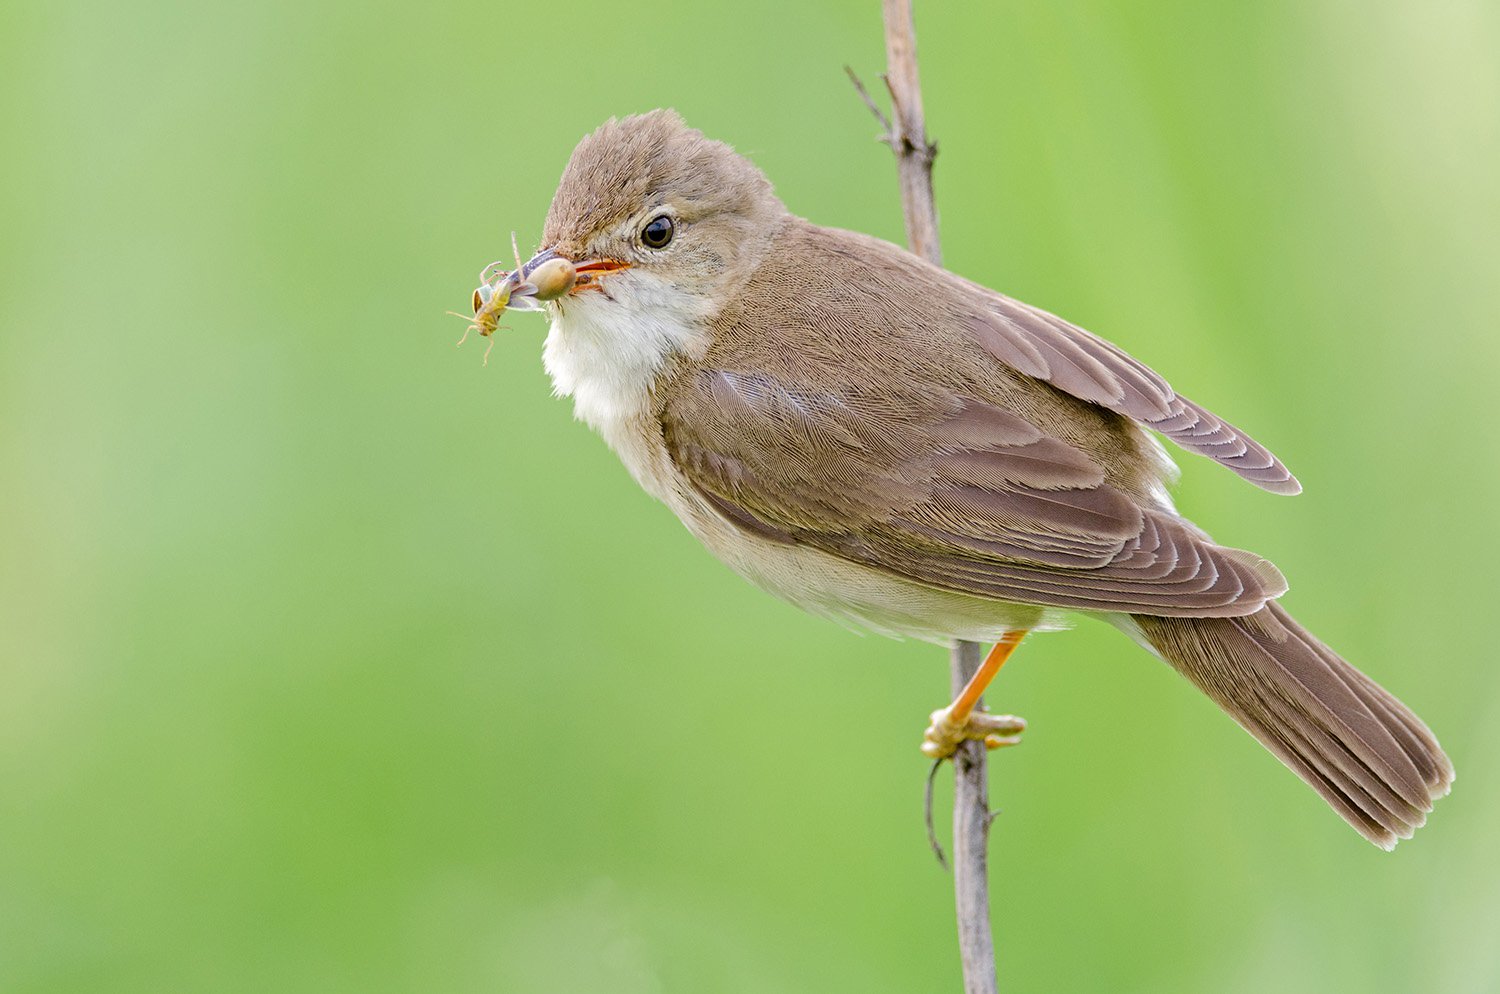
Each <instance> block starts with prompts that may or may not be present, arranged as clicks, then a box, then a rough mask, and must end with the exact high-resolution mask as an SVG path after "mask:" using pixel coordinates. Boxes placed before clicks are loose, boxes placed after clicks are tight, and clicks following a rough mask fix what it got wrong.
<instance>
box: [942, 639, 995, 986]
mask: <svg viewBox="0 0 1500 994" xmlns="http://www.w3.org/2000/svg"><path fill="white" fill-rule="evenodd" d="M983 648H984V647H983V646H981V645H979V644H977V643H975V642H954V643H953V656H952V676H953V681H952V682H953V696H955V697H957V696H958V694H959V692H960V691H961V690H963V689H964V685H965V684H967V683H968V682H969V678H970V677H972V676H973V675H974V671H975V670H977V669H979V664H980V663H981V662H982V661H983V660H984V651H983ZM980 707H983V704H981V705H980ZM991 819H992V816H991V814H990V795H989V778H988V776H987V774H986V770H985V748H984V743H982V742H974V741H972V740H971V741H969V742H965V743H964V744H963V745H961V746H959V747H958V751H957V752H956V753H954V754H953V903H954V910H955V911H956V912H957V915H958V952H959V957H960V958H961V959H962V960H963V970H964V994H996V986H997V980H996V974H995V938H994V934H993V933H992V932H991V931H990V868H989V834H990V821H991Z"/></svg>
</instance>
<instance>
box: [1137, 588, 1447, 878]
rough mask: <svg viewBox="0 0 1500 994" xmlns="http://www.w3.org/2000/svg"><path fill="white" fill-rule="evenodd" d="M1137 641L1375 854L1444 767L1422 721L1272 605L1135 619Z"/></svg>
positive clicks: (1440, 783) (1415, 817)
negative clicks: (1232, 614)
mask: <svg viewBox="0 0 1500 994" xmlns="http://www.w3.org/2000/svg"><path fill="white" fill-rule="evenodd" d="M1133 620H1134V622H1135V624H1136V626H1138V628H1139V632H1140V637H1141V638H1142V639H1143V641H1144V642H1145V643H1146V644H1147V645H1148V646H1149V647H1150V648H1152V649H1153V650H1155V652H1156V653H1157V654H1158V655H1159V656H1161V657H1162V658H1163V659H1165V660H1166V661H1167V662H1169V663H1171V664H1172V666H1173V667H1175V668H1176V670H1177V671H1178V672H1179V673H1181V674H1182V675H1183V676H1185V677H1187V678H1188V679H1189V680H1191V681H1192V682H1193V683H1194V684H1196V685H1197V686H1198V688H1199V689H1200V690H1202V691H1203V692H1204V693H1205V694H1207V695H1208V696H1209V697H1211V698H1213V699H1214V700H1215V701H1216V702H1218V704H1219V706H1220V707H1222V708H1223V709H1224V710H1225V711H1227V712H1229V714H1230V715H1231V716H1232V717H1233V718H1234V720H1235V721H1237V722H1239V723H1240V725H1241V726H1242V727H1243V728H1244V729H1245V730H1246V731H1247V732H1249V733H1250V734H1251V735H1253V736H1255V737H1256V738H1257V739H1259V740H1260V741H1261V743H1262V744H1263V745H1264V746H1265V747H1266V748H1267V749H1270V750H1271V752H1273V753H1275V754H1276V756H1277V757H1278V758H1279V759H1280V760H1281V761H1282V762H1283V763H1285V764H1286V765H1287V766H1289V767H1291V769H1292V771H1293V772H1295V773H1296V774H1297V775H1298V776H1299V777H1301V778H1302V779H1303V780H1305V781H1307V783H1308V784H1309V785H1310V786H1311V787H1312V788H1313V790H1316V791H1317V792H1318V793H1319V794H1322V795H1323V798H1324V800H1326V801H1327V802H1328V803H1329V804H1330V805H1332V806H1333V809H1334V810H1335V811H1337V812H1338V813H1339V814H1340V815H1342V816H1343V818H1344V820H1345V821H1347V822H1348V823H1349V824H1350V825H1353V826H1354V828H1355V830H1356V831H1358V832H1359V833H1360V834H1361V835H1363V836H1364V837H1365V838H1367V839H1369V840H1370V841H1371V842H1373V843H1375V844H1376V845H1377V846H1380V847H1381V848H1382V849H1393V848H1395V846H1396V842H1397V841H1398V840H1400V839H1409V838H1411V835H1412V832H1414V831H1416V830H1417V829H1418V828H1420V827H1421V826H1422V824H1423V822H1425V821H1426V820H1427V812H1429V811H1431V810H1432V802H1433V801H1434V800H1435V799H1436V798H1438V797H1441V796H1443V795H1444V794H1446V793H1448V787H1449V785H1450V784H1451V783H1452V782H1453V764H1452V763H1450V762H1449V761H1448V757H1447V756H1446V755H1444V753H1443V750H1442V747H1441V746H1439V745H1438V743H1437V739H1436V738H1434V737H1433V735H1432V733H1431V732H1430V731H1428V730H1427V726H1426V725H1424V724H1422V721H1421V719H1419V718H1418V717H1417V716H1416V715H1414V714H1412V712H1411V711H1410V710H1409V709H1408V708H1407V707H1406V705H1404V704H1402V703H1401V702H1400V701H1398V700H1396V698H1395V697H1393V696H1391V695H1390V694H1389V693H1387V692H1386V691H1385V690H1384V689H1383V688H1381V687H1380V686H1379V685H1378V684H1376V683H1375V681H1373V680H1371V679H1370V678H1369V677H1367V676H1365V675H1364V674H1363V673H1361V672H1359V671H1358V670H1356V669H1355V668H1354V667H1352V666H1350V665H1349V664H1348V663H1346V662H1344V661H1343V660H1342V659H1340V658H1339V657H1338V655H1337V654H1336V653H1334V652H1333V650H1331V649H1329V648H1328V647H1327V646H1326V645H1324V644H1323V643H1322V642H1319V641H1318V640H1317V638H1316V637H1314V636H1313V635H1312V634H1311V633H1310V632H1308V631H1307V630H1306V629H1305V628H1303V627H1302V626H1301V625H1299V624H1297V622H1296V621H1295V620H1294V619H1293V618H1292V616H1291V615H1289V614H1287V612H1286V610H1285V609H1284V608H1282V607H1281V606H1280V605H1279V604H1277V603H1275V602H1274V601H1273V602H1271V603H1268V604H1267V605H1266V606H1265V607H1263V608H1261V609H1260V610H1259V611H1257V612H1256V613H1255V614H1251V615H1247V616H1245V617H1243V618H1157V617H1149V616H1145V615H1136V616H1135V617H1134V619H1133Z"/></svg>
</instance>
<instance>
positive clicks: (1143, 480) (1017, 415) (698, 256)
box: [475, 110, 1453, 849]
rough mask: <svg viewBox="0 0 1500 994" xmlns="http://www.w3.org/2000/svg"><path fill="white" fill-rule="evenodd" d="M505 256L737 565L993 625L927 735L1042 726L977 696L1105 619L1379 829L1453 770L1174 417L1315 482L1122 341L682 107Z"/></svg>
mask: <svg viewBox="0 0 1500 994" xmlns="http://www.w3.org/2000/svg"><path fill="white" fill-rule="evenodd" d="M487 272H488V270H487ZM503 275H504V276H505V279H506V282H505V284H504V287H503V289H504V290H511V289H513V290H514V293H512V294H511V296H510V299H509V303H510V305H511V306H512V307H517V308H521V309H535V310H544V311H546V313H547V315H548V318H549V324H550V327H549V331H548V334H547V337H546V341H545V344H544V346H543V356H542V358H543V364H544V366H545V368H546V370H547V373H548V374H549V376H550V378H551V380H552V383H553V386H554V390H555V392H556V393H557V394H558V395H560V396H564V397H571V398H572V401H573V406H574V414H575V416H576V417H577V418H578V419H580V420H582V421H583V422H585V423H586V424H587V425H589V426H590V427H591V428H593V429H594V430H595V431H597V432H598V433H599V434H600V435H601V436H603V438H604V440H605V441H606V442H607V443H608V445H609V446H610V448H611V449H613V450H614V452H615V453H616V454H617V455H618V456H619V458H620V460H621V461H622V462H623V463H624V465H625V467H626V468H627V469H628V470H629V471H630V473H631V474H632V476H633V477H634V478H635V479H636V481H638V482H639V484H640V485H641V487H642V488H644V489H645V490H646V491H647V492H648V493H649V494H651V495H652V496H654V497H655V498H657V499H659V500H660V501H662V502H663V503H665V504H666V505H667V506H668V507H669V508H671V510H672V511H673V512H675V513H676V515H677V516H678V518H680V519H681V521H682V522H683V524H685V525H686V526H687V529H688V530H689V531H690V532H691V533H692V534H693V535H694V536H696V537H697V538H698V539H699V541H701V542H702V544H703V545H704V546H706V547H707V548H708V550H709V551H710V552H712V553H713V554H714V555H715V556H717V557H718V558H719V559H720V560H721V561H723V562H724V563H725V564H727V565H728V566H729V567H730V568H731V569H733V570H734V571H736V572H738V573H740V574H741V575H743V576H744V577H746V578H747V579H749V580H750V581H751V582H753V583H754V584H756V585H757V586H759V587H762V588H764V589H765V590H767V591H769V592H771V593H773V594H775V595H777V596H779V597H781V598H783V599H785V600H787V601H789V602H791V603H793V604H795V605H797V606H799V607H801V608H803V609H805V610H808V611H810V612H812V613H814V614H817V615H822V616H825V617H828V618H831V619H834V620H836V621H838V622H841V623H844V624H846V625H850V626H853V627H857V628H861V629H868V630H871V631H875V632H879V633H883V634H887V635H894V636H904V637H915V638H919V639H924V640H927V641H931V642H936V643H940V644H952V643H953V642H954V641H955V640H968V641H974V642H986V643H993V644H994V648H993V649H992V650H991V651H990V653H989V655H988V656H987V658H986V659H985V662H984V665H983V666H981V668H980V670H979V672H978V673H976V674H975V677H974V679H973V680H972V681H971V682H970V684H969V685H968V686H967V687H965V688H964V690H963V692H962V693H961V694H959V695H958V697H957V698H956V699H955V700H954V701H953V702H952V703H951V704H950V705H949V706H948V707H946V708H941V709H939V710H938V711H935V712H933V716H932V720H931V724H930V725H929V726H928V728H927V730H926V732H925V733H924V738H923V742H922V750H923V751H924V752H925V753H927V754H928V755H929V756H933V757H935V758H938V759H941V758H943V757H945V756H949V755H951V754H952V752H953V751H954V750H955V749H956V748H957V747H958V745H959V744H960V743H962V742H964V741H967V740H971V739H973V740H979V741H983V742H985V744H986V745H988V746H990V747H998V746H1001V745H1007V744H1011V743H1013V742H1015V741H1017V736H1018V735H1019V732H1020V730H1021V729H1022V728H1023V727H1024V723H1022V722H1020V721H1019V719H1013V718H1010V717H1009V716H1001V715H990V714H988V713H987V712H984V711H982V710H980V709H979V708H978V707H977V702H978V699H979V696H980V694H981V693H982V692H983V690H984V689H985V686H986V685H987V684H988V682H989V681H990V679H992V678H993V677H994V675H995V673H996V672H997V671H998V670H999V668H1000V666H1001V665H1002V664H1003V663H1004V662H1005V660H1006V659H1007V658H1008V657H1009V656H1010V654H1011V653H1012V652H1013V651H1014V650H1015V648H1016V647H1017V645H1019V644H1020V642H1021V641H1022V639H1023V638H1024V637H1026V636H1027V635H1028V634H1029V633H1032V632H1041V631H1049V630H1057V629H1060V628H1064V627H1066V625H1067V624H1068V619H1069V617H1070V616H1072V615H1084V616H1089V617H1094V618H1098V619H1101V620H1103V621H1105V622H1107V623H1109V624H1111V625H1113V626H1114V627H1115V628H1117V629H1119V630H1120V631H1122V632H1123V633H1124V634H1126V635H1127V636H1129V637H1130V638H1131V639H1132V640H1133V641H1134V642H1136V643H1137V644H1138V645H1140V646H1141V647H1143V648H1144V649H1145V650H1146V651H1148V652H1149V653H1151V654H1153V655H1155V656H1157V657H1159V658H1160V659H1162V660H1164V661H1165V662H1166V663H1167V664H1169V665H1170V666H1171V667H1172V668H1174V669H1175V670H1176V671H1177V672H1179V673H1180V674H1182V675H1183V676H1184V677H1186V678H1187V679H1188V680H1189V681H1190V682H1191V683H1192V684H1194V685H1195V686H1196V687H1198V688H1199V689H1200V690H1201V691H1202V692H1203V693H1204V694H1206V695H1207V696H1208V697H1209V698H1210V699H1212V700H1213V701H1214V702H1215V703H1216V704H1217V705H1218V706H1219V707H1220V708H1222V709H1223V710H1224V711H1225V712H1227V713H1228V715H1229V716H1230V717H1231V718H1233V719H1234V720H1235V721H1236V722H1237V723H1238V724H1239V725H1240V726H1241V727H1243V728H1244V729H1245V730H1246V731H1247V732H1249V733H1250V734H1251V735H1252V736H1254V737H1255V738H1256V739H1257V740H1259V741H1260V742H1261V743H1262V744H1263V745H1264V746H1265V747H1266V749H1268V750H1269V751H1270V752H1271V753H1272V754H1274V755H1275V756H1276V757H1277V758H1278V759H1280V760H1281V761H1282V763H1284V764H1285V765H1286V766H1287V767H1289V768H1290V769H1291V770H1292V771H1293V772H1294V773H1295V774H1297V776H1299V777H1300V778H1302V780H1304V781H1305V782H1306V783H1307V784H1308V785H1309V786H1311V787H1312V788H1313V790H1315V791H1316V792H1317V793H1318V794H1319V795H1321V796H1322V797H1323V799H1324V800H1325V801H1327V803H1328V804H1329V805H1330V806H1331V807H1332V808H1333V810H1334V811H1335V812H1337V813H1338V814H1339V815H1340V816H1342V817H1343V818H1344V820H1345V821H1347V822H1348V823H1349V824H1350V825H1351V826H1352V827H1353V828H1354V829H1355V830H1356V831H1358V832H1359V833H1360V834H1361V835H1362V836H1364V837H1365V838H1366V839H1368V840H1369V841H1370V842H1372V843H1374V844H1375V845H1377V846H1379V847H1381V848H1383V849H1392V848H1394V847H1395V845H1396V843H1397V841H1398V840H1401V839H1406V838H1410V837H1411V835H1412V833H1413V832H1414V831H1415V830H1416V829H1417V828H1418V827H1420V826H1421V825H1423V824H1424V823H1425V821H1426V818H1427V814H1428V813H1429V812H1430V811H1431V810H1432V806H1433V801H1434V800H1435V799H1436V798H1438V797H1440V796H1442V795H1444V794H1446V793H1447V792H1448V790H1449V787H1450V785H1451V783H1452V780H1453V765H1452V763H1451V762H1450V761H1449V759H1448V757H1447V756H1446V755H1445V754H1444V752H1443V750H1442V748H1441V746H1440V745H1439V744H1438V742H1437V739H1436V738H1435V737H1434V736H1433V734H1432V732H1431V731H1430V730H1429V729H1428V727H1427V726H1426V725H1425V724H1423V722H1422V721H1421V719H1419V718H1418V717H1417V716H1416V715H1415V714H1414V713H1413V712H1412V711H1411V710H1410V709H1409V708H1407V707H1406V705H1404V704H1402V703H1401V702H1400V701H1399V700H1397V699H1396V697H1394V696H1393V695H1392V694H1390V693H1389V692H1387V691H1386V690H1384V689H1383V688H1382V687H1380V686H1379V685H1378V684H1376V683H1375V682H1374V681H1373V680H1371V679H1370V678H1369V677H1367V676H1365V675H1364V674H1363V673H1361V672H1360V671H1359V670H1357V669H1355V668H1354V667H1353V666H1351V665H1350V664H1349V663H1347V662H1345V661H1344V660H1343V659H1342V658H1341V657H1340V656H1339V655H1338V654H1337V653H1335V652H1334V651H1333V650H1331V649H1329V648H1328V647H1327V646H1326V645H1325V644H1324V643H1323V642H1321V641H1320V640H1319V639H1318V638H1316V637H1315V636H1314V635H1312V634H1311V633H1310V632H1308V631H1307V630H1306V629H1305V628H1304V627H1302V625H1300V624H1299V623H1298V622H1297V621H1296V620H1294V619H1293V618H1292V616H1291V615H1290V614H1289V613H1288V612H1287V611H1286V609H1285V608H1284V607H1283V606H1282V605H1281V603H1280V600H1279V599H1280V597H1281V595H1282V594H1283V593H1285V592H1286V589H1287V582H1286V580H1285V578H1284V577H1283V576H1282V574H1281V572H1280V571H1279V570H1278V569H1277V568H1276V566H1274V565H1273V564H1272V563H1270V562H1269V561H1267V560H1266V559H1264V558H1262V557H1260V556H1258V555H1255V554H1254V553H1251V552H1247V551H1244V550H1240V549H1234V548H1228V547H1225V546H1221V545H1218V544H1216V543H1215V542H1214V541H1213V540H1212V539H1210V538H1209V536H1208V535H1207V533H1206V532H1204V531H1203V530H1202V529H1201V528H1199V527H1198V526H1196V525H1195V524H1193V522H1191V521H1189V520H1188V519H1187V518H1186V517H1184V516H1183V515H1182V514H1181V513H1179V512H1178V511H1177V509H1176V508H1175V506H1174V505H1173V502H1172V499H1171V496H1170V494H1169V492H1168V487H1169V486H1170V485H1171V484H1172V483H1174V482H1175V479H1176V467H1175V464H1174V463H1173V461H1172V460H1171V458H1170V457H1169V456H1168V455H1167V452H1166V450H1165V448H1164V447H1163V445H1162V444H1161V442H1160V441H1159V440H1158V438H1157V436H1162V437H1164V438H1166V439H1168V440H1170V441H1171V442H1173V443H1175V445H1177V446H1178V447H1180V448H1182V449H1184V450H1186V451H1188V452H1192V453H1197V454H1199V455H1203V456H1206V457H1208V458H1209V459H1212V460H1214V461H1215V462H1217V463H1218V464H1220V465H1221V466H1223V467H1225V468H1226V469H1228V470H1230V471H1231V472H1233V473H1236V474H1238V475H1239V476H1240V477H1242V478H1243V479H1244V480H1246V481H1248V482H1249V483H1251V484H1254V485H1255V486H1257V487H1260V488H1261V489H1263V490H1266V491H1270V492H1271V493H1275V494H1295V493H1298V492H1299V491H1300V490H1301V486H1300V484H1299V483H1298V481H1297V479H1296V478H1295V477H1294V476H1293V475H1292V474H1291V473H1290V472H1289V471H1288V470H1287V468H1286V467H1285V466H1284V465H1283V464H1282V463H1281V461H1280V460H1278V459H1277V458H1276V457H1275V456H1274V455H1272V454H1271V452H1270V451H1269V450H1268V449H1266V448H1265V447H1264V446H1262V445H1261V444H1260V443H1258V442H1256V441H1255V440H1254V439H1252V438H1251V437H1250V436H1249V435H1248V434H1247V433H1246V432H1244V431H1242V430H1240V429H1239V428H1236V427H1235V426H1234V425H1232V424H1230V423H1229V422H1228V421H1226V420H1224V419H1223V418H1221V417H1219V416H1217V415H1216V414H1214V413H1212V412H1210V411H1209V410H1208V409H1206V408H1204V407H1202V406H1200V405H1199V404H1197V403H1194V402H1193V401H1191V400H1189V399H1188V398H1187V397H1185V396H1183V395H1182V394H1180V393H1177V392H1176V390H1174V389H1173V387H1172V386H1170V385H1169V384H1168V383H1167V381H1166V380H1165V379H1164V378H1163V377H1162V376H1160V375H1159V374H1157V373H1156V372H1155V371H1153V370H1152V369H1151V368H1149V367H1148V366H1146V365H1145V364H1144V363H1142V362H1140V361H1139V360H1137V359H1135V358H1134V357H1132V356H1131V355H1129V354H1127V353H1126V352H1125V351H1124V350H1122V349H1121V348H1119V347H1117V346H1116V345H1114V344H1112V343H1110V342H1108V341H1106V340H1104V339H1103V338H1100V337H1097V336H1095V335H1093V334H1091V333H1089V332H1087V331H1085V330H1083V329H1081V328H1079V327H1077V326H1075V325H1073V324H1070V323H1068V322H1067V321H1065V320H1063V319H1061V318H1059V317H1056V316H1054V315H1052V314H1050V313H1048V312H1046V311H1044V310H1041V309H1039V308H1036V307H1032V306H1029V305H1027V304H1025V303H1022V302H1020V301H1018V300H1015V299H1012V298H1010V297H1007V296H1005V295H1003V294H1001V293H998V292H996V291H993V290H990V289H988V288H986V287H984V286H981V285H979V284H978V283H975V282H972V281H970V280H967V279H964V278H963V277H961V276H958V275H956V274H954V273H952V272H950V271H948V270H947V269H944V268H942V267H939V266H937V265H934V264H932V263H929V262H927V261H926V260H924V259H921V258H918V257H917V256H915V255H913V254H911V253H909V252H907V251H906V250H904V249H902V248H900V247H898V246H896V245H893V244H891V243H889V242H886V241H883V240H880V239H878V238H874V237H872V236H869V235H865V234H860V233H857V232H852V231H845V230H839V229H835V228H828V227H822V226H820V225H817V224H814V223H812V222H810V221H808V220H805V219H803V218H801V217H798V216H796V215H794V214H792V213H791V212H790V211H789V210H788V209H787V208H786V207H785V205H784V204H783V203H782V202H781V200H780V199H779V198H778V197H777V196H776V194H775V192H774V189H773V187H772V185H771V182H770V181H769V180H768V179H767V177H766V176H765V174H764V173H763V172H762V171H761V170H760V169H759V168H758V167H757V166H756V165H755V164H754V163H753V162H751V161H750V160H749V159H748V158H746V157H745V156H743V155H741V154H740V153H738V152H737V151H735V150H734V149H733V148H732V147H731V146H729V145H728V144H725V143H723V142H719V141H716V140H713V139H710V138H708V137H706V136H705V135H704V134H703V133H702V132H700V131H698V130H695V129H693V128H691V127H689V126H688V125H687V124H686V123H685V122H684V121H683V119H682V118H681V117H680V116H679V115H678V114H677V113H676V112H674V111H671V110H655V111H651V112H649V113H645V114H638V115H632V116H627V117H622V118H611V119H610V120H608V121H606V122H605V123H604V124H603V125H601V126H600V127H599V128H598V129H597V130H595V131H593V132H592V133H590V134H588V135H586V136H585V137H584V138H583V139H582V140H581V141H580V142H579V143H578V145H577V147H576V148H575V149H574V151H573V153H572V156H571V158H570V159H569V161H568V163H567V165H566V167H565V169H564V170H563V173H562V177H561V180H560V181H559V184H558V187H557V191H556V193H555V195H554V197H553V199H552V203H551V207H550V208H549V210H548V213H547V217H546V221H545V224H544V226H543V233H542V239H541V243H540V247H539V249H538V251H537V253H536V254H535V255H534V256H533V257H532V258H531V259H530V260H529V261H527V262H525V263H524V264H521V263H519V262H518V268H517V270H516V271H515V272H513V273H510V274H503ZM533 275H535V276H536V281H535V282H529V281H528V280H527V277H530V276H533ZM481 296H484V297H485V299H486V300H488V299H492V298H493V297H494V294H489V295H480V294H476V296H475V300H476V304H475V307H476V309H478V308H479V306H480V303H479V302H480V299H481Z"/></svg>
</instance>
